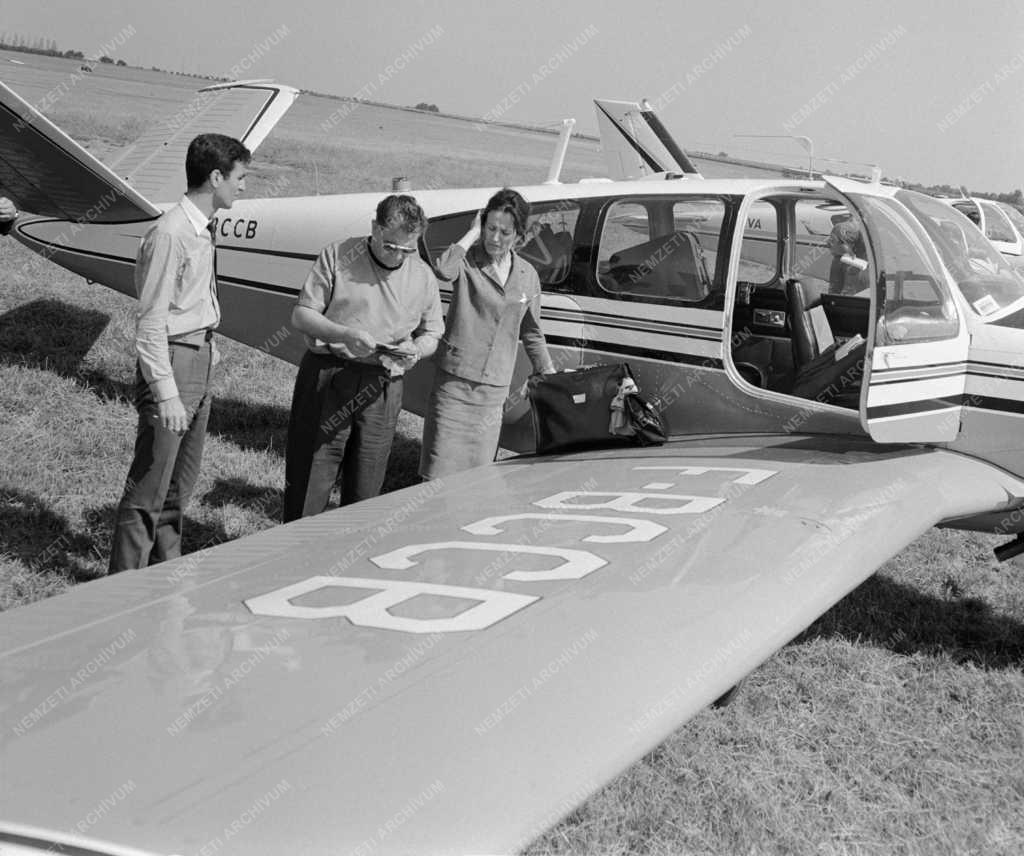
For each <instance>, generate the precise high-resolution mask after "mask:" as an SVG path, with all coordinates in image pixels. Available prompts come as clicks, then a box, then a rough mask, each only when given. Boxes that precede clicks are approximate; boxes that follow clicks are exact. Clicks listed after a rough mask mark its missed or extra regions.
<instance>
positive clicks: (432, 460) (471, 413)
mask: <svg viewBox="0 0 1024 856" xmlns="http://www.w3.org/2000/svg"><path fill="white" fill-rule="evenodd" d="M507 397H508V386H493V385H492V384H488V383H476V382H475V381H471V380H466V379H465V378H461V377H456V376H455V375H453V374H449V373H448V372H446V371H443V370H441V369H437V371H436V374H435V377H434V388H433V391H432V392H431V393H430V400H429V402H428V403H427V413H426V418H425V421H424V424H423V451H422V454H421V455H420V475H421V476H423V478H425V479H436V478H440V477H442V476H447V475H451V474H452V473H457V472H460V471H462V470H468V469H470V468H471V467H479V466H481V465H482V464H489V463H491V462H492V461H493V460H494V455H495V453H496V452H497V451H498V435H499V434H500V433H501V416H502V409H503V406H504V404H505V399H506V398H507Z"/></svg>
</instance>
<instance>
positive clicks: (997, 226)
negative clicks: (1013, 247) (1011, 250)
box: [981, 202, 1017, 244]
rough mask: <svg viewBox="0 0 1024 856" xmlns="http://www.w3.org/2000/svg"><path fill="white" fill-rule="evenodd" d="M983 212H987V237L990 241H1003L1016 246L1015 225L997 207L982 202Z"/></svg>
mask: <svg viewBox="0 0 1024 856" xmlns="http://www.w3.org/2000/svg"><path fill="white" fill-rule="evenodd" d="M981 210H982V211H984V212H985V237H986V238H988V239H989V240H990V241H1003V242H1005V243H1007V244H1016V243H1017V236H1016V235H1014V234H1013V225H1012V224H1011V223H1010V220H1009V218H1008V217H1007V216H1006V215H1005V214H1003V212H1002V211H1000V210H999V209H998V208H997V207H996V206H995V205H992V204H990V203H986V202H982V203H981Z"/></svg>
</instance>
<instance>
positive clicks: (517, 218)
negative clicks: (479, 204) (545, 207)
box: [480, 187, 530, 238]
mask: <svg viewBox="0 0 1024 856" xmlns="http://www.w3.org/2000/svg"><path fill="white" fill-rule="evenodd" d="M492 211H501V212H503V213H505V214H508V215H509V216H510V217H511V218H512V225H513V227H514V228H515V230H516V234H517V235H518V236H519V237H520V238H523V237H526V221H527V220H528V219H529V217H530V204H529V203H528V202H527V201H526V200H525V199H523V197H522V196H520V195H519V193H517V192H516V191H515V190H512V188H510V187H503V188H502V189H501V190H499V191H498V192H497V193H495V194H494V196H492V197H491V198H490V199H488V200H487V205H486V206H484V210H483V213H482V214H481V215H480V224H481V225H483V224H484V223H486V222H487V215H489V214H490V213H491V212H492Z"/></svg>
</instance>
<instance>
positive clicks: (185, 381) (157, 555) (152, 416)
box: [110, 341, 213, 573]
mask: <svg viewBox="0 0 1024 856" xmlns="http://www.w3.org/2000/svg"><path fill="white" fill-rule="evenodd" d="M169 349H170V358H171V370H172V371H173V372H174V382H175V383H176V384H177V386H178V394H179V396H180V397H181V403H182V404H183V405H184V407H185V411H186V413H188V414H189V416H190V417H191V419H190V421H189V426H188V430H186V431H185V433H184V434H183V435H178V434H177V433H176V432H174V431H169V430H168V429H166V428H164V427H163V426H162V425H160V419H159V415H158V412H157V403H156V401H155V399H154V398H153V393H152V390H151V389H150V387H149V384H148V383H146V381H145V379H144V378H143V377H142V372H141V370H140V369H138V368H136V378H135V407H136V409H137V410H138V411H139V425H138V430H137V432H136V435H135V457H134V458H133V459H132V465H131V469H130V470H129V471H128V478H127V480H126V481H125V488H124V495H123V496H122V497H121V502H120V504H119V505H118V507H117V517H116V522H115V528H114V543H113V547H112V549H111V551H110V573H115V572H117V571H125V570H130V569H132V568H144V567H146V566H147V565H155V564H156V563H157V562H164V561H166V560H168V559H176V558H177V557H178V556H180V555H181V524H182V519H183V517H184V511H185V507H186V506H187V505H188V501H189V499H190V498H191V496H192V490H193V488H194V487H195V483H196V479H197V478H198V477H199V466H200V464H201V462H202V458H203V443H204V441H205V439H206V423H207V421H208V420H209V417H210V402H211V400H212V395H211V392H210V381H211V378H212V374H213V367H212V347H211V342H210V341H207V342H205V343H203V344H202V345H186V344H182V343H174V342H172V343H170V345H169Z"/></svg>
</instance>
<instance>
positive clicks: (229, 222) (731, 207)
mask: <svg viewBox="0 0 1024 856" xmlns="http://www.w3.org/2000/svg"><path fill="white" fill-rule="evenodd" d="M860 187H863V188H864V190H865V192H866V193H868V195H866V196H865V197H864V198H866V199H871V200H875V201H871V202H867V203H863V202H862V201H861V200H857V198H856V196H854V197H853V199H854V201H852V202H851V197H847V196H845V195H844V193H842V192H840V191H838V190H837V189H836V187H835V186H833V185H831V184H822V183H821V182H802V181H786V180H779V181H777V182H774V183H772V182H765V181H735V180H729V181H713V180H673V181H628V182H607V181H594V182H581V183H579V184H574V185H561V184H555V185H541V186H535V187H524V188H520V190H521V191H522V192H523V194H524V196H526V198H527V199H528V200H529V201H530V203H531V205H532V210H533V215H532V217H531V224H530V232H529V234H528V236H527V237H528V240H527V242H526V244H525V245H524V246H523V247H522V248H521V252H522V254H523V255H524V257H526V258H527V259H528V260H530V261H531V262H532V263H533V264H534V266H535V267H537V269H538V272H539V273H540V275H541V280H542V283H543V286H544V294H543V324H544V330H545V334H546V336H547V338H548V343H549V346H550V348H551V351H552V357H553V359H554V361H555V364H556V366H557V367H558V368H560V369H571V368H576V367H578V366H582V365H591V364H595V363H606V362H617V361H623V360H626V361H629V363H630V365H631V368H632V370H633V372H634V374H635V375H636V377H637V379H638V382H639V385H640V387H641V389H642V391H643V393H644V394H645V395H646V396H647V397H648V398H649V399H651V400H653V401H655V402H656V403H657V405H658V406H659V408H660V409H661V412H662V415H663V417H664V418H665V421H666V422H667V424H668V425H669V427H670V430H671V431H672V433H673V434H715V433H736V432H737V431H739V432H741V433H755V434H756V433H765V434H768V433H794V432H800V433H811V434H838V435H847V436H856V437H860V438H863V437H864V436H865V435H867V436H870V437H872V438H873V439H875V440H877V441H879V442H899V443H906V442H912V443H914V442H919V443H930V444H938V445H945V446H948V447H949V448H952V449H958V450H961V451H964V452H967V453H968V454H973V455H977V456H979V457H982V458H984V459H985V460H989V461H991V462H993V463H996V464H997V465H999V466H1003V467H1005V468H1006V469H1009V470H1010V471H1011V472H1014V473H1017V474H1021V473H1024V448H1022V444H1020V443H1019V442H1018V441H1016V440H1015V439H1011V438H1015V437H1016V436H1017V435H1019V434H1020V432H1019V430H1018V421H1019V420H1020V419H1021V413H1024V372H1022V371H1019V370H1017V369H1015V368H1014V361H1015V360H1016V357H1015V355H1016V354H1018V353H1021V352H1024V331H1021V330H1020V329H1018V326H1017V325H1016V322H1015V321H1014V318H1015V317H1016V316H1017V315H1019V314H1021V312H1020V309H1019V307H1018V306H1017V302H1018V301H1019V300H1020V298H1021V297H1022V294H1021V292H1024V287H1021V288H1018V287H1017V286H1016V285H1012V286H1011V287H1012V288H1017V293H1016V294H1012V295H1003V296H1002V297H1001V298H1000V299H999V300H998V301H994V302H992V303H991V304H989V303H987V302H986V299H985V298H986V296H985V295H981V296H980V297H979V296H977V295H973V299H974V304H973V305H974V310H973V311H972V308H971V307H972V304H971V303H970V302H969V301H968V299H967V297H965V296H964V294H963V293H961V292H960V290H959V288H958V287H957V282H956V281H955V280H954V278H953V277H952V276H951V275H949V273H948V272H946V273H943V272H942V270H943V269H942V267H941V264H940V263H938V262H937V257H938V253H937V252H936V251H935V250H934V248H933V249H932V250H931V251H930V254H929V253H924V251H923V250H920V249H918V250H915V251H914V252H919V253H924V255H921V256H920V257H912V256H911V252H912V250H911V249H901V248H899V247H895V248H894V241H893V240H892V239H891V238H890V237H889V235H887V234H886V232H885V230H886V229H891V228H892V226H891V223H892V222H896V223H900V224H901V225H900V228H901V229H902V231H903V233H904V234H907V235H910V234H911V233H912V232H913V231H914V230H917V231H918V232H921V234H922V235H923V234H924V232H923V231H922V229H921V225H920V223H917V222H916V221H915V220H914V217H913V216H911V214H910V213H909V212H908V210H907V209H906V208H905V207H903V206H900V205H899V204H898V203H896V202H895V201H893V198H892V197H893V193H892V192H889V191H888V190H886V191H885V192H878V193H876V195H875V196H871V195H870V192H872V191H870V186H860ZM860 187H857V188H854V193H855V194H856V193H859V192H860ZM494 190H495V188H478V189H466V190H425V191H420V192H418V193H416V196H417V199H418V201H419V202H420V203H421V204H422V205H423V207H424V209H425V211H426V212H427V215H428V217H429V218H430V220H431V226H430V228H429V229H428V231H427V233H426V235H425V236H424V240H423V241H422V243H421V252H422V255H423V256H424V257H425V258H427V259H428V260H429V259H433V258H436V257H437V256H438V255H439V254H440V252H441V251H442V250H443V249H444V248H445V247H447V246H448V245H449V244H450V243H451V242H453V241H455V240H457V239H458V238H460V237H461V236H462V234H464V232H465V231H466V229H467V228H468V226H469V223H470V221H471V220H472V217H473V215H474V213H475V212H476V211H477V210H478V209H479V208H481V207H482V206H483V204H484V203H485V202H486V200H487V198H488V197H489V196H490V194H491V193H493V191H494ZM844 190H849V188H844ZM379 199H380V194H377V193H372V194H369V193H364V194H351V195H336V196H318V197H302V198H270V199H254V200H241V201H239V202H237V203H236V204H235V205H234V206H233V207H232V208H231V209H229V210H221V211H220V212H218V214H217V217H216V230H217V238H218V282H219V289H220V299H221V304H222V315H223V321H222V325H221V328H220V332H222V333H224V334H225V335H227V336H230V337H231V338H234V339H237V340H238V341H240V342H244V343H246V344H248V345H251V346H254V347H257V348H260V349H261V350H263V351H265V352H267V353H271V354H273V355H275V356H277V357H280V358H282V359H285V360H288V361H291V362H297V361H298V359H299V358H300V357H301V354H302V353H303V350H304V343H303V341H302V338H301V336H299V335H298V334H297V333H296V332H295V331H294V330H293V329H292V328H291V326H290V324H289V318H290V313H291V309H292V306H293V303H294V299H295V296H296V294H297V292H298V290H299V288H300V286H301V284H302V283H303V281H304V279H305V277H306V275H307V273H308V271H309V268H310V266H311V265H312V263H313V261H314V260H315V258H316V257H317V254H318V253H319V252H320V250H321V248H322V247H323V246H325V245H326V244H328V243H329V242H331V241H336V240H341V239H344V238H347V237H350V236H353V235H360V234H367V233H368V232H369V228H370V222H371V220H372V217H373V211H374V208H375V206H376V203H377V202H378V201H379ZM878 200H881V201H878ZM872 206H874V207H875V209H877V210H874V211H872V210H871V209H872ZM941 207H942V208H943V209H945V210H946V211H950V210H951V209H949V208H947V207H946V206H941ZM836 212H841V213H840V216H843V217H850V216H856V217H858V218H859V219H860V220H861V222H862V226H863V228H864V230H865V232H866V238H867V244H868V248H869V249H868V251H867V253H866V255H868V259H866V260H865V261H864V263H863V264H864V266H865V268H867V266H868V264H870V265H871V268H870V270H866V271H865V273H864V281H863V282H864V288H863V290H862V291H861V292H860V293H858V294H849V293H847V294H833V293H832V287H833V285H834V283H830V282H829V277H830V275H832V276H834V271H833V273H832V274H830V268H834V263H833V258H832V256H831V254H830V253H829V252H828V250H827V247H826V243H825V239H826V236H827V232H828V229H829V226H830V225H831V222H832V219H831V218H832V217H833V216H835V213H836ZM951 216H952V215H951ZM955 216H959V215H955ZM151 222H152V221H145V220H142V221H137V222H128V223H120V224H88V223H84V224H83V223H69V222H68V221H62V220H57V219H52V218H23V219H22V220H21V221H19V223H18V227H17V229H16V237H17V238H18V239H19V240H20V241H21V242H22V243H24V244H26V245H27V246H29V247H31V248H32V249H34V250H36V251H37V252H40V253H41V254H43V255H45V256H47V257H49V258H50V259H52V260H53V261H55V262H56V263H58V264H60V265H62V266H64V267H66V268H68V269H70V270H72V271H74V272H76V273H79V274H81V275H82V276H84V277H86V278H87V279H89V280H95V281H98V282H101V283H103V284H105V285H108V286H110V287H112V288H115V289H117V290H119V291H121V292H123V293H125V294H127V295H131V296H134V285H133V271H134V264H135V255H136V253H137V250H138V245H139V241H140V240H141V238H142V236H143V234H144V233H145V231H146V230H147V229H148V228H149V226H150V225H151ZM908 224H909V225H908ZM908 246H909V244H908ZM886 254H888V257H886ZM901 254H902V255H901ZM894 264H896V265H899V266H901V267H903V268H906V270H901V271H896V272H893V271H892V270H891V269H890V268H891V267H892V265H894ZM946 264H947V265H948V264H950V262H949V261H948V260H946ZM926 268H927V270H926ZM915 270H916V272H914V271H915ZM793 279H799V280H800V281H802V282H803V283H804V287H805V288H806V289H808V290H809V291H810V293H811V294H812V295H814V296H816V297H817V299H818V302H820V303H821V305H822V308H823V312H822V313H820V314H819V321H820V318H821V316H822V315H823V316H824V317H825V326H826V327H828V328H830V331H831V334H832V336H834V342H835V344H832V345H827V344H824V343H823V344H822V350H823V351H824V352H826V353H829V352H830V351H831V350H833V349H834V348H835V347H836V344H838V345H839V346H840V347H842V345H843V343H850V344H848V345H847V347H852V346H853V345H856V343H857V342H858V341H859V340H858V338H857V337H860V339H862V340H863V343H862V344H860V345H857V347H859V348H861V349H862V350H861V351H859V352H858V351H856V349H854V350H853V356H857V354H858V353H860V355H861V356H860V359H859V361H858V362H859V366H858V367H857V370H856V371H852V370H851V371H850V372H849V373H848V375H847V376H836V377H834V378H832V379H831V381H830V383H829V386H828V390H827V392H828V395H825V394H824V393H823V392H821V391H818V392H815V391H813V390H812V391H810V392H808V391H807V390H806V389H802V388H801V387H800V382H799V379H800V377H801V374H802V373H805V369H806V368H807V367H806V366H802V365H800V364H799V359H798V357H797V356H795V334H794V332H793V330H794V321H795V320H796V319H795V315H794V310H793V307H792V306H791V305H790V303H789V299H788V297H787V288H788V286H787V282H789V281H790V280H793ZM904 281H906V285H905V284H904ZM897 282H898V288H899V290H900V293H901V294H902V293H903V290H904V289H909V291H908V292H907V293H908V294H912V295H913V293H914V289H917V290H918V291H921V288H922V286H921V285H920V283H926V286H924V291H927V292H928V293H927V294H925V293H924V291H921V293H919V294H916V296H913V297H912V298H911V297H907V298H906V300H905V301H904V302H905V303H906V305H902V306H901V308H899V309H898V310H897V309H894V308H893V307H894V304H893V299H894V298H893V295H892V294H890V293H888V292H887V291H884V290H883V289H890V290H891V289H893V288H896V287H897ZM1018 282H1019V281H1018ZM872 283H874V285H872ZM913 283H918V285H914V284H913ZM1004 285H1005V284H1004ZM933 291H934V293H932V292H933ZM448 294H449V291H448V289H447V288H446V287H445V286H444V284H442V298H443V300H445V301H447V299H448ZM900 299H903V298H902V297H901V298H900ZM991 299H992V298H989V300H991ZM907 301H909V303H908V302H907ZM979 306H980V307H981V308H980V309H979V308H978V307H979ZM887 312H888V315H887V314H886V313H887ZM909 316H913V317H911V321H910V325H909V327H908V326H907V318H908V317H909ZM872 319H875V320H874V321H872ZM885 319H895V320H892V321H890V323H889V329H888V331H887V332H886V333H885V334H884V337H880V336H879V333H880V331H881V330H882V329H883V328H885V324H884V320H885ZM1008 319H1009V320H1008ZM917 328H920V329H917ZM908 329H909V330H910V331H911V332H910V333H907V330H908ZM894 331H895V332H894ZM901 337H902V338H901ZM971 342H974V343H976V344H975V345H974V346H972V345H971V344H970V343H971ZM974 348H977V358H975V357H969V355H968V350H969V349H972V350H973V349H974ZM826 359H827V358H826ZM528 371H529V364H528V361H527V360H526V359H525V356H523V355H522V354H521V355H520V359H519V362H518V365H517V371H516V376H515V378H514V380H513V384H512V390H513V394H512V398H511V400H510V405H509V407H508V409H507V413H506V421H505V426H504V429H503V434H502V444H503V445H504V446H506V447H507V448H510V449H513V450H517V451H528V450H529V449H530V448H532V427H531V424H530V417H529V413H528V408H527V406H526V403H525V402H524V401H523V400H522V399H521V398H520V397H519V393H518V392H517V390H519V388H520V386H521V385H522V384H523V382H524V381H525V379H526V377H527V374H528ZM431 373H432V368H431V367H430V366H429V364H428V365H425V366H421V367H418V368H417V370H416V371H414V373H413V374H412V375H411V378H410V382H409V383H407V384H406V389H407V392H406V406H407V408H408V409H410V410H412V411H414V412H417V413H422V412H423V405H424V402H425V398H426V393H427V391H428V390H429V382H430V377H431ZM1018 375H1020V377H1018Z"/></svg>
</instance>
